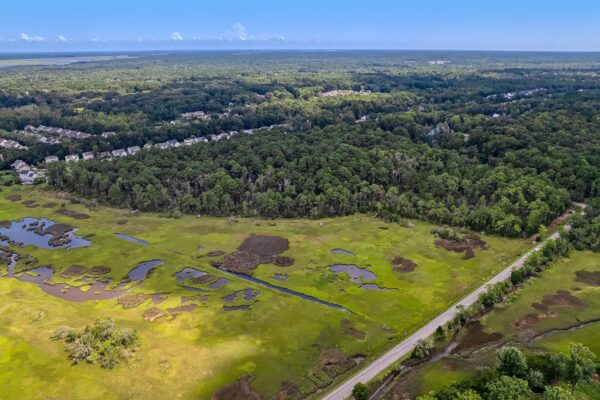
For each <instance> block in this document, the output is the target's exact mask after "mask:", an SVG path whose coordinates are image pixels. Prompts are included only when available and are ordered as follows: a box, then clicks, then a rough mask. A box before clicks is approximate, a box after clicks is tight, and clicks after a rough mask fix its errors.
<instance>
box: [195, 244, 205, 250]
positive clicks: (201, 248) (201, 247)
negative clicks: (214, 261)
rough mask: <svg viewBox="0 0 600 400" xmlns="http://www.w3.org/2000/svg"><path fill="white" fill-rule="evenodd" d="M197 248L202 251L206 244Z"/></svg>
mask: <svg viewBox="0 0 600 400" xmlns="http://www.w3.org/2000/svg"><path fill="white" fill-rule="evenodd" d="M196 250H198V251H202V250H204V246H202V245H199V246H198V247H197V248H196Z"/></svg>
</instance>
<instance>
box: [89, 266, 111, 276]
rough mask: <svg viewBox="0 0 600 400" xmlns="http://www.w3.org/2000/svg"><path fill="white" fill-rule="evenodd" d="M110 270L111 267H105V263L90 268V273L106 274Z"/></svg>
mask: <svg viewBox="0 0 600 400" xmlns="http://www.w3.org/2000/svg"><path fill="white" fill-rule="evenodd" d="M109 272H110V268H108V267H105V266H104V265H97V266H95V267H92V269H90V274H92V275H104V274H108V273H109Z"/></svg>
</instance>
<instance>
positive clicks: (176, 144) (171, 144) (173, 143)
mask: <svg viewBox="0 0 600 400" xmlns="http://www.w3.org/2000/svg"><path fill="white" fill-rule="evenodd" d="M165 143H166V144H167V146H168V147H180V146H181V143H179V142H178V141H177V140H175V139H171V140H167V141H166V142H165Z"/></svg>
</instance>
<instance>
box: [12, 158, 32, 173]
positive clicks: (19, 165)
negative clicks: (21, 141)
mask: <svg viewBox="0 0 600 400" xmlns="http://www.w3.org/2000/svg"><path fill="white" fill-rule="evenodd" d="M10 167H11V168H12V169H13V170H15V171H16V172H17V173H19V174H20V173H21V172H24V171H29V170H30V169H31V168H29V164H27V163H26V162H25V161H23V160H15V162H13V163H12V164H10Z"/></svg>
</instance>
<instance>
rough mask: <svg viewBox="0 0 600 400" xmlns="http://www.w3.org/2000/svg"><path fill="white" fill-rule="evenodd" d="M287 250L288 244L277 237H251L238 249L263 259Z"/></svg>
mask: <svg viewBox="0 0 600 400" xmlns="http://www.w3.org/2000/svg"><path fill="white" fill-rule="evenodd" d="M288 248H289V242H288V240H287V239H284V238H282V237H279V236H270V235H252V236H250V237H249V238H247V239H246V240H244V242H243V243H242V244H241V245H240V247H238V250H241V251H246V252H248V253H250V254H253V255H256V256H259V257H261V258H263V257H272V256H274V255H275V254H279V253H283V252H284V251H286V250H287V249H288Z"/></svg>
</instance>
